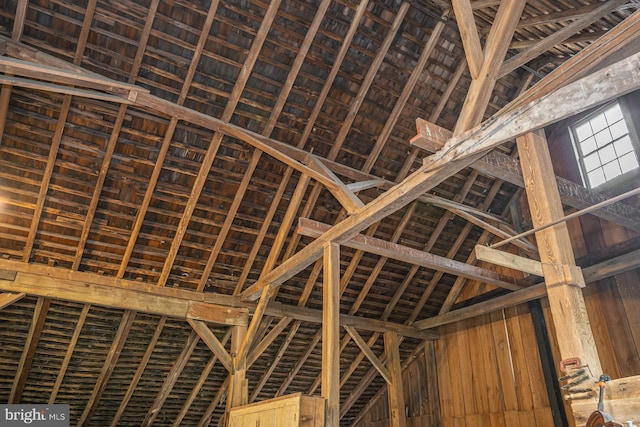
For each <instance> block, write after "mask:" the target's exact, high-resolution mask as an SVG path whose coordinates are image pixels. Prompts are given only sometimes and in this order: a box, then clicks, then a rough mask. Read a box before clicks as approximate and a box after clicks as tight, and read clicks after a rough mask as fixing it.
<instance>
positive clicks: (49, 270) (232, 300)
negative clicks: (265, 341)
mask: <svg viewBox="0 0 640 427" xmlns="http://www.w3.org/2000/svg"><path fill="white" fill-rule="evenodd" d="M34 271H36V273H34ZM18 273H25V274H30V275H33V276H35V278H34V279H33V280H32V281H35V282H36V283H38V280H39V279H40V278H41V277H46V278H47V280H50V281H52V283H55V286H54V287H55V288H62V289H65V288H67V285H69V284H70V283H71V285H70V286H69V287H68V289H67V291H65V292H66V293H68V294H69V296H70V300H71V301H76V302H81V303H85V302H84V300H85V299H87V298H88V297H87V295H84V293H85V292H86V288H85V285H87V286H89V287H90V288H92V289H99V291H97V294H100V295H103V297H101V298H100V301H102V303H101V304H96V305H101V306H104V305H105V304H109V300H105V299H104V296H105V295H113V294H116V295H122V298H124V299H133V300H136V299H138V298H139V299H140V300H141V301H146V300H148V299H149V298H151V299H152V300H155V299H157V298H160V300H161V301H162V300H163V298H166V299H168V300H169V301H174V300H178V301H177V302H176V304H177V305H178V306H179V307H182V305H183V304H184V302H185V301H186V302H187V303H188V305H189V308H188V309H189V310H190V313H192V314H193V320H203V321H208V322H212V323H219V322H216V321H214V320H208V319H209V318H213V317H216V318H218V320H223V318H221V317H219V315H220V313H215V310H214V311H213V312H209V310H208V307H214V308H215V307H222V308H223V309H224V310H226V309H233V310H231V311H230V313H234V312H236V310H239V312H238V313H241V314H240V316H241V317H242V318H246V319H248V313H249V312H251V311H255V310H256V304H255V303H248V302H242V301H240V299H239V298H238V297H234V296H230V295H223V294H216V293H209V292H206V293H205V292H195V291H190V290H187V289H178V288H168V287H158V286H156V285H155V284H153V283H145V282H138V281H135V280H125V279H118V278H115V277H110V276H105V275H100V274H95V273H88V272H80V271H72V270H65V269H62V268H56V267H49V266H45V265H35V264H27V263H23V262H18V261H12V260H5V259H0V290H5V291H9V292H11V288H12V283H13V282H14V281H15V279H16V277H18ZM43 283H46V282H43ZM78 283H81V284H82V285H81V286H80V285H78ZM94 285H96V286H97V287H98V288H95V287H93V286H94ZM29 289H31V290H33V291H34V292H35V293H33V295H36V296H38V295H40V294H44V295H43V296H47V295H49V293H48V292H47V291H46V289H41V287H40V286H31V285H30V286H29ZM121 292H124V293H123V294H122V293H121ZM25 293H27V294H30V292H25ZM83 295H84V296H83ZM91 298H94V299H98V296H97V295H94V296H91ZM78 299H82V301H77V300H78ZM115 299H116V304H118V305H117V306H112V305H106V306H108V307H114V308H125V307H121V305H122V304H121V303H120V302H118V301H119V299H118V298H115ZM140 311H143V310H140ZM201 314H202V315H201ZM264 314H266V315H268V316H275V317H278V318H283V317H291V318H293V319H296V320H301V321H304V322H311V323H318V324H321V323H322V311H320V310H314V309H310V308H305V307H298V306H293V305H287V304H281V303H278V302H270V303H269V305H268V306H267V308H266V309H265V313H264ZM200 317H207V318H206V319H204V318H200ZM177 318H184V319H186V318H187V317H183V316H177ZM236 318H238V320H239V317H238V316H236ZM340 322H341V323H342V324H345V325H350V326H353V327H355V328H358V329H360V330H366V331H373V332H384V331H395V332H397V333H398V334H400V335H404V336H408V337H413V338H418V339H425V340H432V339H437V337H438V335H437V334H434V333H431V332H429V333H425V332H423V331H418V330H416V329H414V328H412V327H410V326H408V325H404V324H399V323H392V322H384V321H381V320H378V319H368V318H364V317H361V316H350V315H346V314H341V315H340ZM247 323H248V322H247V320H244V321H242V323H240V324H247ZM222 324H225V325H231V324H229V323H225V322H222Z"/></svg>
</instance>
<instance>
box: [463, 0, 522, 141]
mask: <svg viewBox="0 0 640 427" xmlns="http://www.w3.org/2000/svg"><path fill="white" fill-rule="evenodd" d="M525 3H526V0H513V1H509V2H501V3H500V6H499V8H498V13H497V14H496V17H495V20H494V22H493V25H492V26H491V30H490V31H489V36H488V37H487V42H486V44H485V47H484V61H483V62H482V68H481V70H480V74H479V76H478V78H477V79H473V80H472V82H471V86H470V87H469V91H468V92H467V96H466V97H465V101H464V105H463V106H462V110H461V111H460V116H459V117H458V120H457V122H456V127H455V129H454V131H453V134H454V135H459V134H461V133H463V132H465V131H467V130H469V129H471V128H473V127H474V126H476V125H478V124H479V123H480V122H481V121H482V118H483V116H484V113H485V110H486V108H487V105H489V98H490V96H491V93H492V92H493V88H494V85H495V81H496V76H497V75H498V71H499V69H500V66H501V64H502V61H503V60H504V57H505V54H506V53H507V49H508V48H509V43H510V42H511V39H512V38H513V33H514V31H515V29H516V26H517V24H518V20H519V19H520V15H521V14H522V10H523V9H524V5H525Z"/></svg>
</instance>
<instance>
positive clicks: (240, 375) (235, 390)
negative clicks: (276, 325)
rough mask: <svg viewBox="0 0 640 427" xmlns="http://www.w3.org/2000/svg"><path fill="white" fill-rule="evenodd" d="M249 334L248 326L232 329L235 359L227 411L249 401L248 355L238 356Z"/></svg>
mask: <svg viewBox="0 0 640 427" xmlns="http://www.w3.org/2000/svg"><path fill="white" fill-rule="evenodd" d="M246 334H247V327H246V326H233V329H232V331H231V360H232V361H233V364H232V365H233V371H232V372H231V373H230V376H231V380H230V382H229V391H228V396H227V413H228V412H229V409H231V408H235V407H236V406H242V405H246V404H247V403H248V402H249V392H248V387H247V379H246V373H247V357H246V355H245V356H244V357H242V358H239V357H238V352H239V351H240V347H241V346H242V343H243V342H244V340H245V335H246Z"/></svg>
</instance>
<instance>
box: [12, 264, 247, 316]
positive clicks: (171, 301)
mask: <svg viewBox="0 0 640 427" xmlns="http://www.w3.org/2000/svg"><path fill="white" fill-rule="evenodd" d="M3 261H4V260H3ZM7 263H11V262H1V263H0V265H3V264H4V265H6V264H7ZM25 265H30V264H25ZM32 270H33V271H37V268H33V266H32ZM45 270H46V269H45ZM14 272H15V279H14V280H2V279H0V290H3V291H9V292H16V291H17V292H24V293H27V294H30V295H37V296H40V297H48V298H56V299H61V300H66V301H73V302H80V303H83V304H92V305H98V306H102V307H113V308H118V309H124V310H137V311H141V312H145V313H154V314H159V315H163V316H169V317H174V318H178V319H197V320H204V321H207V322H212V323H218V324H223V325H246V324H247V321H248V310H247V309H246V308H234V307H226V306H222V305H217V304H213V303H209V302H203V301H190V300H185V299H182V298H175V297H171V296H166V295H154V294H152V293H149V292H140V291H138V290H131V289H127V288H124V287H119V286H108V285H103V284H97V283H91V282H86V281H82V280H78V279H80V278H81V277H82V275H73V274H72V275H70V276H71V277H75V278H76V280H69V279H64V277H51V276H47V275H46V274H38V273H35V272H34V273H26V272H23V271H14ZM62 276H64V275H62ZM114 282H116V281H115V280H114Z"/></svg>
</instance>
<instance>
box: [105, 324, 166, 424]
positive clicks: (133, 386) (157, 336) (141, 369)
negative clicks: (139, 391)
mask: <svg viewBox="0 0 640 427" xmlns="http://www.w3.org/2000/svg"><path fill="white" fill-rule="evenodd" d="M166 322H167V318H166V317H164V316H163V317H161V318H160V320H159V321H158V324H157V325H156V328H155V331H154V333H153V335H152V336H151V340H150V341H149V344H148V345H147V349H146V350H145V352H144V355H143V356H142V359H141V360H140V363H139V364H138V368H137V369H136V372H135V374H134V375H133V378H132V379H131V382H130V383H129V387H128V388H127V391H126V392H125V394H124V396H123V397H122V400H121V401H120V406H118V410H117V411H116V413H115V414H114V416H113V419H112V421H111V427H116V426H117V425H118V423H119V421H120V418H121V417H122V414H123V413H124V410H125V409H126V407H127V405H128V404H129V401H130V400H131V397H132V396H133V392H134V391H135V390H136V387H137V386H138V383H139V382H140V378H142V374H143V373H144V370H145V369H146V367H147V364H148V363H149V359H151V355H152V353H153V350H154V349H155V346H156V344H157V342H158V339H160V334H161V333H162V330H163V329H164V325H165V324H166Z"/></svg>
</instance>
